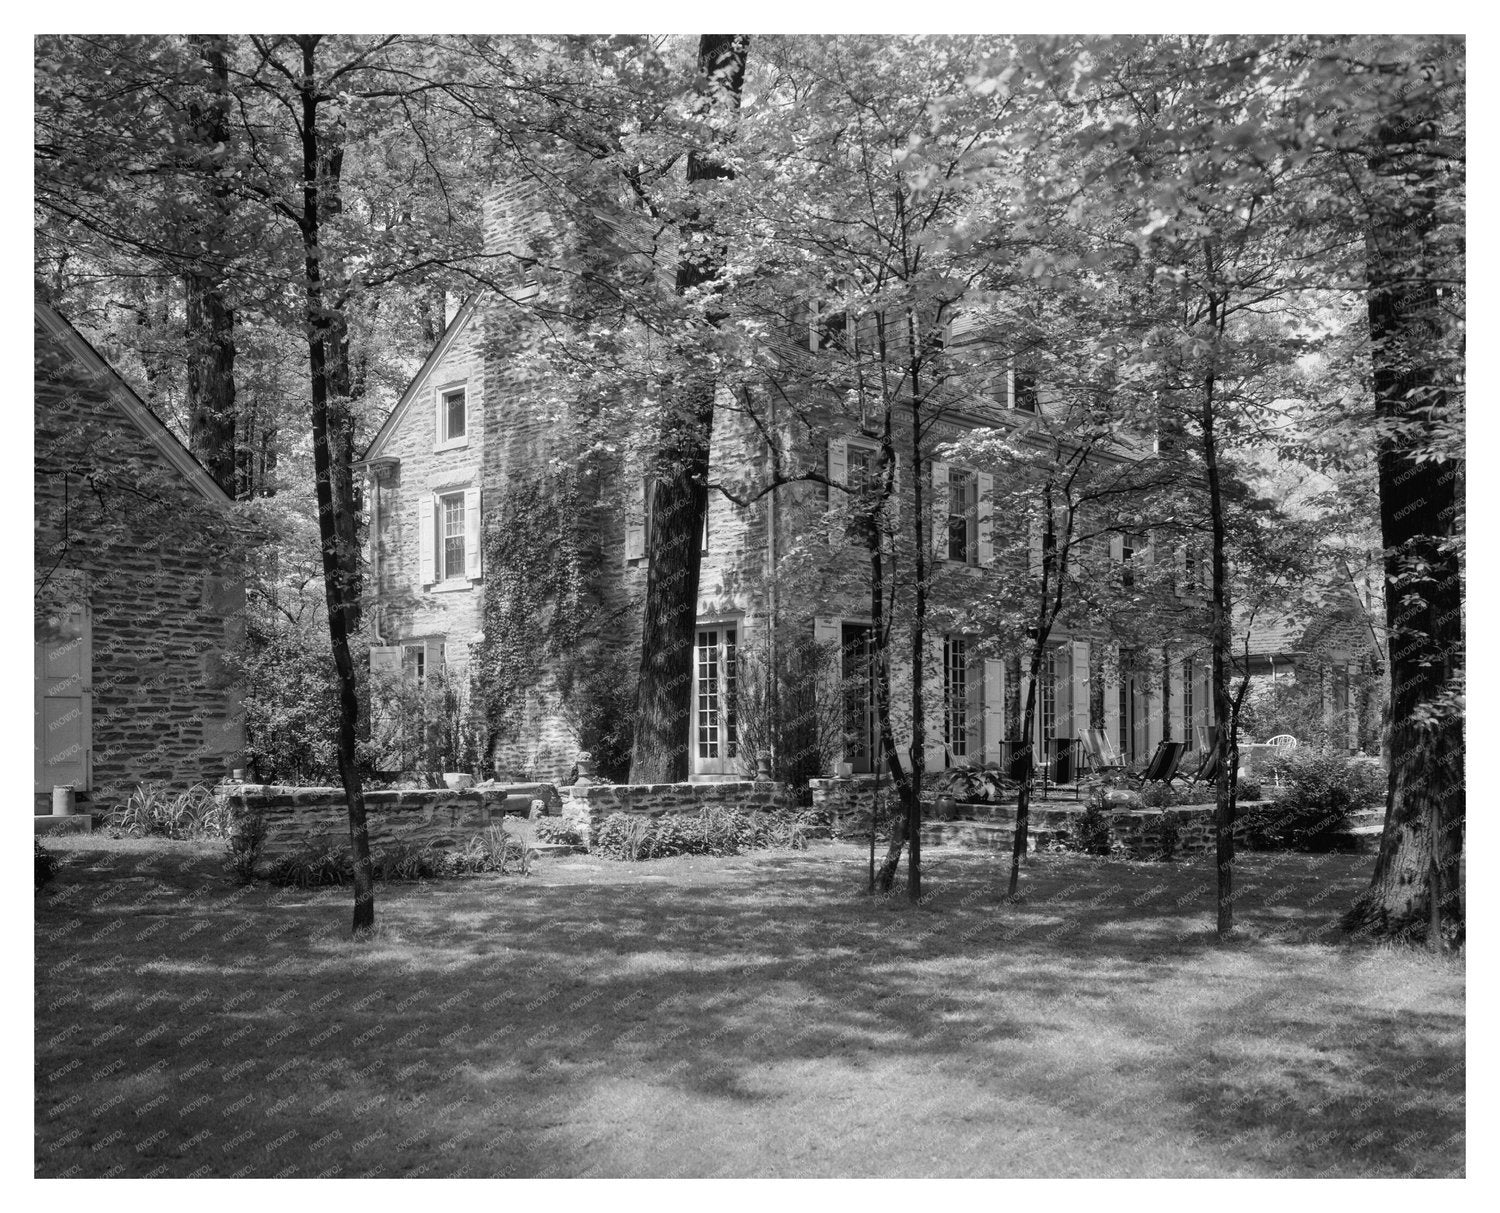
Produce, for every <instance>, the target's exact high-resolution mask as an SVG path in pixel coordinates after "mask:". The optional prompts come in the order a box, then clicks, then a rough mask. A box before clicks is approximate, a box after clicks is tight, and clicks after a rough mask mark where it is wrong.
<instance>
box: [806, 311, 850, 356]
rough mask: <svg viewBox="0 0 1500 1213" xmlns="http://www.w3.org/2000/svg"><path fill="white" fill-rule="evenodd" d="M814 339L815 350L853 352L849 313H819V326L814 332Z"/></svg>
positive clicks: (817, 325)
mask: <svg viewBox="0 0 1500 1213" xmlns="http://www.w3.org/2000/svg"><path fill="white" fill-rule="evenodd" d="M813 337H814V346H813V348H814V349H819V350H827V349H835V350H844V351H849V350H851V349H852V348H853V346H854V342H853V339H852V336H851V334H850V331H849V315H848V313H847V312H827V313H824V312H819V313H818V319H817V324H816V326H815V328H814V330H813Z"/></svg>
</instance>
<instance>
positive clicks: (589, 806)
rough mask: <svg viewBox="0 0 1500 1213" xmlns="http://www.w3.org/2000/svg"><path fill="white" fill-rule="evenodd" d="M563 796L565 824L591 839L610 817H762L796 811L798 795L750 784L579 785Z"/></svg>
mask: <svg viewBox="0 0 1500 1213" xmlns="http://www.w3.org/2000/svg"><path fill="white" fill-rule="evenodd" d="M559 790H560V791H561V793H562V806H563V807H562V811H563V817H564V819H565V820H568V821H570V822H571V823H572V824H573V825H574V827H575V828H577V829H579V830H581V831H583V832H584V834H585V837H592V830H593V828H594V827H595V826H596V825H598V824H599V823H600V822H602V821H603V820H604V819H605V818H606V817H608V816H609V815H610V814H611V813H636V814H640V815H642V816H647V817H659V816H661V815H662V814H664V813H697V812H699V811H701V810H703V809H706V808H709V807H712V806H719V807H723V808H736V809H752V810H762V811H765V810H773V809H790V810H793V811H795V810H796V808H797V794H796V793H795V792H794V791H792V789H791V788H789V787H787V786H786V785H785V784H781V783H774V782H770V781H765V782H762V781H759V780H753V781H752V780H748V779H746V780H732V781H726V782H723V783H634V784H582V783H579V784H574V785H572V786H571V787H566V788H561V789H559Z"/></svg>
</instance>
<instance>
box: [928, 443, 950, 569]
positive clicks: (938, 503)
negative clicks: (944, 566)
mask: <svg viewBox="0 0 1500 1213" xmlns="http://www.w3.org/2000/svg"><path fill="white" fill-rule="evenodd" d="M932 507H933V508H932V547H933V550H934V551H935V552H936V553H937V557H938V559H939V560H944V559H946V558H947V556H948V465H947V464H946V463H939V462H938V461H937V460H933V463H932Z"/></svg>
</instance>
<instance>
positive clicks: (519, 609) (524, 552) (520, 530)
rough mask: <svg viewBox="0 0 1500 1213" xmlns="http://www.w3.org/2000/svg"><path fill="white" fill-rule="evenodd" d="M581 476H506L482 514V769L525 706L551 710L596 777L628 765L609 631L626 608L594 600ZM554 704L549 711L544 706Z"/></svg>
mask: <svg viewBox="0 0 1500 1213" xmlns="http://www.w3.org/2000/svg"><path fill="white" fill-rule="evenodd" d="M591 475H592V473H591V472H590V471H589V470H588V469H585V470H584V471H582V472H580V471H561V472H559V471H552V470H547V471H542V470H536V471H530V472H525V473H520V474H516V475H512V476H511V477H509V478H508V480H507V483H506V485H505V487H504V488H503V489H501V490H500V493H499V500H498V502H497V503H496V507H495V508H493V509H491V510H487V511H486V514H487V518H486V523H485V530H484V536H483V543H484V567H485V574H486V576H485V580H486V589H485V597H484V616H483V618H484V624H483V631H484V641H483V642H482V643H481V644H480V645H479V646H477V654H476V658H477V664H476V666H475V668H474V682H473V694H475V695H476V696H477V697H478V699H479V702H480V704H481V707H482V712H483V719H484V722H485V730H486V734H487V735H486V737H485V738H484V742H483V750H484V754H485V759H486V764H487V765H491V764H493V762H494V755H495V751H496V749H497V747H499V746H501V745H504V744H506V743H507V742H511V741H514V740H515V739H516V738H517V737H518V736H519V735H520V733H521V729H522V725H523V723H524V721H525V718H526V710H527V704H528V702H532V703H536V704H545V705H546V706H548V707H555V708H556V709H557V710H559V711H560V712H561V713H562V715H564V717H565V718H567V719H568V720H569V721H570V722H571V723H572V725H573V727H574V729H575V731H576V732H577V734H578V738H579V743H580V748H582V749H586V750H589V751H591V752H592V753H593V754H594V758H595V762H596V763H597V764H598V769H599V770H600V772H601V773H602V774H606V775H611V776H613V775H614V774H615V772H617V771H620V770H621V766H622V763H623V764H624V765H628V761H629V757H628V755H629V746H630V735H631V721H630V714H631V712H632V711H633V710H634V701H633V698H632V697H629V696H627V695H625V694H624V693H623V691H622V688H623V687H627V686H629V685H630V683H629V678H628V676H627V675H628V669H627V668H626V667H625V664H624V658H623V655H622V654H621V653H620V652H619V651H618V649H617V646H614V645H612V644H611V643H610V641H611V639H612V637H613V636H614V635H615V634H617V629H612V628H611V626H610V625H611V624H613V623H617V622H618V620H617V619H616V618H615V617H616V616H618V615H620V614H621V613H622V612H623V610H624V608H623V607H622V606H619V605H615V606H614V607H611V606H609V605H608V604H606V603H605V602H604V601H603V600H601V599H600V598H599V596H598V594H597V592H596V588H595V587H597V586H598V585H599V583H600V579H599V578H598V577H597V575H595V566H596V564H597V561H598V559H599V552H598V549H597V538H596V536H597V528H596V527H594V526H593V525H591V511H592V508H593V507H592V505H591V503H590V502H589V500H588V499H587V498H588V491H587V490H588V488H589V487H591V486H590V485H588V484H585V483H583V482H585V481H587V480H589V479H590V477H591ZM554 698H555V701H556V702H555V704H554V703H550V702H548V701H549V700H550V699H554Z"/></svg>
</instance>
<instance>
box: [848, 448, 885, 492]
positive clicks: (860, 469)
mask: <svg viewBox="0 0 1500 1213" xmlns="http://www.w3.org/2000/svg"><path fill="white" fill-rule="evenodd" d="M848 458H849V464H848V472H847V473H846V474H847V476H848V480H847V481H846V482H845V483H847V484H848V486H849V487H850V488H851V489H854V490H855V491H857V492H858V491H862V490H864V489H867V488H871V487H873V486H875V485H877V484H878V483H879V481H880V452H879V451H878V450H876V448H874V447H873V446H861V445H858V444H856V443H853V442H851V443H850V444H849V456H848Z"/></svg>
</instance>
